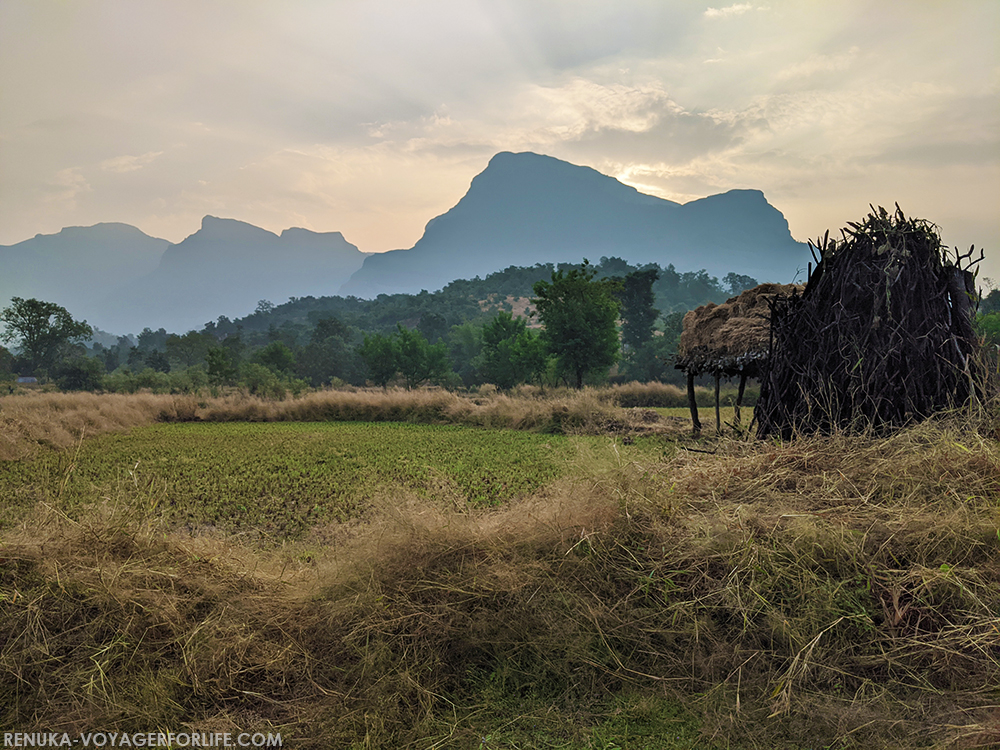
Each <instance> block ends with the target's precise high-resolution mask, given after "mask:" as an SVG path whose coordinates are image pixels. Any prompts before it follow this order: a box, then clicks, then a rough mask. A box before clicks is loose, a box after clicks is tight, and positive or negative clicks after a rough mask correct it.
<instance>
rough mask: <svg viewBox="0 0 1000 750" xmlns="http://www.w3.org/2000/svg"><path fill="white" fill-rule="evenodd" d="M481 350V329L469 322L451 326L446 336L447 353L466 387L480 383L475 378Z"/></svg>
mask: <svg viewBox="0 0 1000 750" xmlns="http://www.w3.org/2000/svg"><path fill="white" fill-rule="evenodd" d="M482 349H483V327H482V326H479V325H476V324H475V323H473V322H471V321H467V322H465V323H462V324H461V325H457V326H452V327H451V333H449V334H448V353H449V354H450V355H451V364H452V367H453V368H454V370H455V372H456V373H457V374H458V376H459V377H460V378H461V379H462V383H463V384H464V385H465V386H466V387H468V386H471V385H474V384H476V383H477V382H482V381H481V380H478V378H477V369H478V368H477V366H476V364H477V362H478V361H479V354H480V352H481V351H482Z"/></svg>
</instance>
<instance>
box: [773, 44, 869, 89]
mask: <svg viewBox="0 0 1000 750" xmlns="http://www.w3.org/2000/svg"><path fill="white" fill-rule="evenodd" d="M860 52H861V50H860V48H858V47H851V48H850V49H849V50H847V51H846V52H843V53H840V54H837V55H810V56H809V57H808V58H806V59H805V60H803V61H802V62H798V63H795V64H793V65H789V66H788V67H787V68H784V69H782V70H779V71H778V72H777V73H775V76H774V77H775V79H776V80H778V81H787V80H790V79H793V78H808V77H809V76H812V75H815V74H816V73H829V72H834V71H844V70H847V69H848V68H850V67H851V65H853V64H854V62H855V61H856V60H857V59H858V54H859V53H860Z"/></svg>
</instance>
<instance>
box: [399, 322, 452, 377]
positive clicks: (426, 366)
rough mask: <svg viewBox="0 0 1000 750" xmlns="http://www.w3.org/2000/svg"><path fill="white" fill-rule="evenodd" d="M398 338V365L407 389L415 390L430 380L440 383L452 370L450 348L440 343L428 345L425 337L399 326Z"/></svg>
mask: <svg viewBox="0 0 1000 750" xmlns="http://www.w3.org/2000/svg"><path fill="white" fill-rule="evenodd" d="M396 329H397V331H398V338H397V339H396V341H394V342H393V348H394V349H395V352H396V365H397V368H398V369H399V372H400V374H402V376H403V379H404V380H405V381H406V387H407V388H415V387H416V386H418V385H420V384H421V383H425V382H427V381H428V380H433V381H438V380H441V379H442V378H444V376H445V375H447V374H448V372H449V371H450V370H451V363H450V362H449V361H448V347H447V345H446V344H445V343H444V342H443V341H440V342H438V343H436V344H429V343H427V339H425V338H424V335H423V334H422V333H421V332H420V331H417V330H412V331H411V330H410V329H409V328H404V327H403V326H402V325H400V324H397V325H396Z"/></svg>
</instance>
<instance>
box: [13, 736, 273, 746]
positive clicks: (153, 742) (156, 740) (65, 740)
mask: <svg viewBox="0 0 1000 750" xmlns="http://www.w3.org/2000/svg"><path fill="white" fill-rule="evenodd" d="M74 745H75V746H80V747H168V748H174V747H281V746H282V741H281V735H280V734H263V733H261V732H257V733H254V734H250V733H246V732H243V733H240V734H233V733H231V732H133V733H132V734H128V733H126V732H86V733H80V734H78V735H70V734H69V733H68V732H62V733H60V732H4V733H3V746H4V747H73V746H74Z"/></svg>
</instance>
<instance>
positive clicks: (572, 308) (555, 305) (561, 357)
mask: <svg viewBox="0 0 1000 750" xmlns="http://www.w3.org/2000/svg"><path fill="white" fill-rule="evenodd" d="M595 275H596V272H595V270H594V268H593V267H592V266H591V265H590V263H589V262H588V261H587V260H584V261H583V265H582V266H580V267H579V268H571V269H568V270H567V269H562V268H560V269H559V270H558V271H557V272H555V273H553V274H552V281H551V282H548V281H539V282H537V283H536V284H535V285H534V287H533V289H534V292H535V295H536V297H535V298H534V299H532V300H531V303H532V304H533V305H534V306H535V309H536V310H537V311H538V315H539V317H540V318H541V320H542V324H543V325H544V326H545V329H544V331H543V332H542V338H543V341H544V342H545V345H546V347H547V348H548V351H549V352H551V353H552V354H554V355H555V356H556V359H557V361H558V363H559V367H560V369H561V370H562V371H563V372H566V373H569V374H571V375H572V376H573V377H574V379H575V380H576V387H577V388H582V387H583V378H584V376H585V375H586V374H587V373H589V372H591V371H594V370H601V369H606V368H608V367H611V365H613V364H614V363H615V362H616V361H618V328H617V325H616V323H617V320H618V309H619V303H618V299H617V298H616V296H615V293H616V291H617V289H618V288H619V284H618V282H616V281H613V280H611V279H601V280H595V279H594V276H595Z"/></svg>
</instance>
